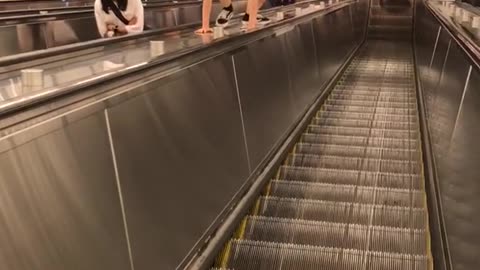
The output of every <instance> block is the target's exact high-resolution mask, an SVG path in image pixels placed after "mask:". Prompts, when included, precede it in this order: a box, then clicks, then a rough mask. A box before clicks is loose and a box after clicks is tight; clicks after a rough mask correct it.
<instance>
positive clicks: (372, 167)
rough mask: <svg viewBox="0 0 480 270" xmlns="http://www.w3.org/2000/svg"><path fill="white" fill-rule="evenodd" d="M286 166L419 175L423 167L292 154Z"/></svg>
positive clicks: (369, 159)
mask: <svg viewBox="0 0 480 270" xmlns="http://www.w3.org/2000/svg"><path fill="white" fill-rule="evenodd" d="M285 164H286V165H292V166H302V167H315V168H327V169H328V168H330V169H344V170H361V171H370V172H386V173H404V174H407V173H410V174H418V173H420V172H421V171H422V166H421V165H420V164H419V163H418V162H416V161H404V160H388V159H375V158H358V157H342V156H326V155H312V154H290V155H289V156H288V157H287V158H286V160H285Z"/></svg>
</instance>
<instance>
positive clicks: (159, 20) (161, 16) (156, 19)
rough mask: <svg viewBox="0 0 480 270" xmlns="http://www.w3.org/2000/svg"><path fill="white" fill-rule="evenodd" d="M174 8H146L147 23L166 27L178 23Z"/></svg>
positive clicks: (155, 26)
mask: <svg viewBox="0 0 480 270" xmlns="http://www.w3.org/2000/svg"><path fill="white" fill-rule="evenodd" d="M175 13H176V12H175V10H174V9H168V10H165V9H161V10H145V24H147V25H148V26H149V27H152V28H165V27H173V26H176V25H177V18H176V14H175Z"/></svg>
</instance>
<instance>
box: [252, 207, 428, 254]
mask: <svg viewBox="0 0 480 270" xmlns="http://www.w3.org/2000/svg"><path fill="white" fill-rule="evenodd" d="M244 222H245V230H244V234H243V235H242V239H247V240H255V241H264V242H276V243H293V244H299V245H310V246H324V247H332V248H345V249H357V250H364V249H366V248H367V245H369V247H368V249H369V250H370V251H382V252H391V253H404V254H411V255H423V254H425V252H426V249H427V247H426V241H425V230H416V229H415V230H411V229H403V228H394V227H381V226H365V225H358V224H346V223H332V222H322V221H312V220H302V219H286V218H272V217H264V216H248V217H247V218H246V220H245V221H244Z"/></svg>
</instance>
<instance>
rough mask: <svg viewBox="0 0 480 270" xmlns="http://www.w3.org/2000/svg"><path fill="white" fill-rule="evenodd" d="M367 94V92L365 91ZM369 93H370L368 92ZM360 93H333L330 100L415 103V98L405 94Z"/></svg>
mask: <svg viewBox="0 0 480 270" xmlns="http://www.w3.org/2000/svg"><path fill="white" fill-rule="evenodd" d="M365 92H366V91H365ZM366 93H369V92H366ZM366 93H363V92H360V91H351V92H340V93H338V92H337V91H333V92H332V93H331V94H330V96H329V99H332V100H356V101H376V102H377V101H379V102H398V103H415V102H416V99H415V97H414V96H408V95H405V94H397V95H395V94H392V95H387V94H383V95H369V94H366Z"/></svg>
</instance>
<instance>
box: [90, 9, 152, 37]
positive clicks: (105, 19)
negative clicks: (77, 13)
mask: <svg viewBox="0 0 480 270" xmlns="http://www.w3.org/2000/svg"><path fill="white" fill-rule="evenodd" d="M94 9H95V19H96V21H97V28H98V32H99V33H100V36H102V37H104V36H105V34H106V33H107V31H108V29H107V25H116V26H118V29H119V30H120V31H126V32H127V33H140V32H142V31H143V25H144V18H143V4H142V1H141V0H128V3H127V9H126V10H125V11H122V10H121V12H122V14H123V16H124V17H125V18H126V19H127V20H129V21H130V20H132V19H133V18H136V19H137V21H136V23H135V24H132V25H125V24H124V23H122V21H120V19H118V18H117V16H115V13H113V11H112V10H109V13H108V14H107V13H105V12H104V11H103V9H102V2H101V1H100V0H95V5H94Z"/></svg>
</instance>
